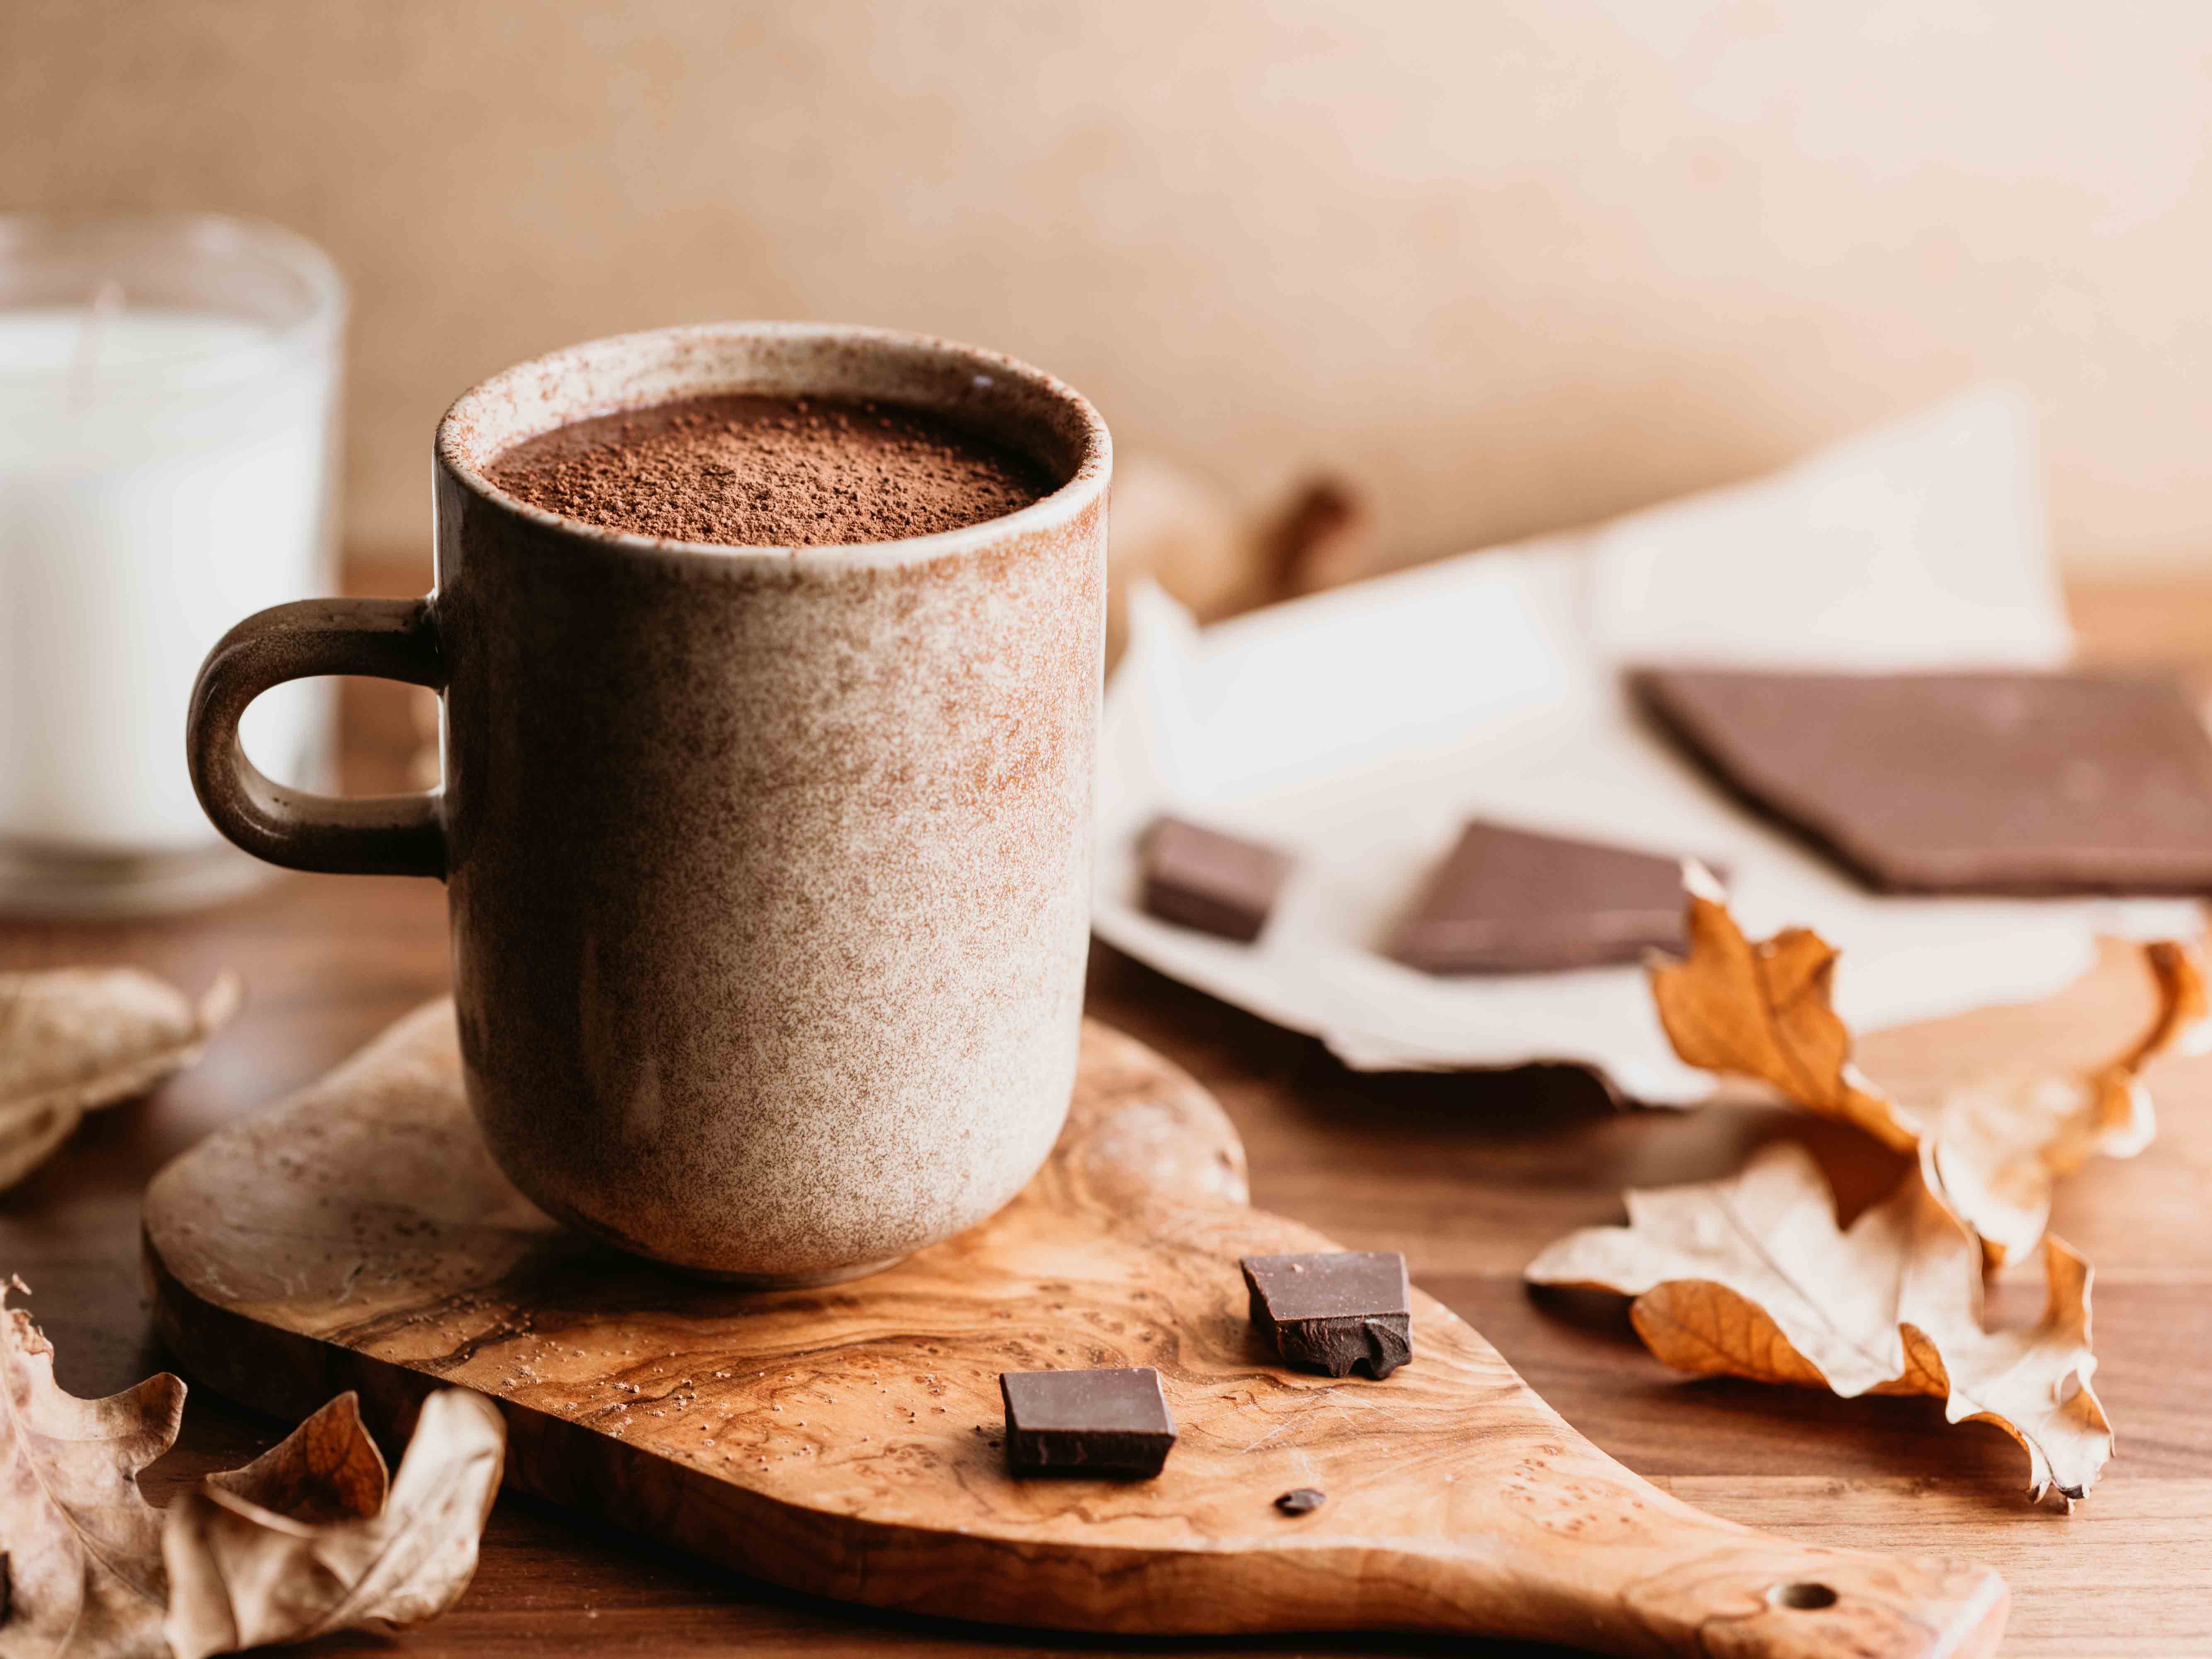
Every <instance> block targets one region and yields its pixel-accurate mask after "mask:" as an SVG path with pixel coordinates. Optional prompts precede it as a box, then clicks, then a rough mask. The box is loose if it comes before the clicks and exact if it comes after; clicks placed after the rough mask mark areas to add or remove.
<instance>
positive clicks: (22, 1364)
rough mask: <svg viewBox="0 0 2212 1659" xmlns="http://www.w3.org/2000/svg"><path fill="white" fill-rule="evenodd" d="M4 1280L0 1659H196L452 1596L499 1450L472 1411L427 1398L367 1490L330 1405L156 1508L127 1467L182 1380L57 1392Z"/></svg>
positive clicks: (174, 1408)
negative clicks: (392, 1464) (95, 1395)
mask: <svg viewBox="0 0 2212 1659" xmlns="http://www.w3.org/2000/svg"><path fill="white" fill-rule="evenodd" d="M9 1289H13V1290H15V1291H22V1290H23V1285H22V1282H21V1280H20V1279H9V1281H7V1284H6V1285H0V1541H5V1543H6V1546H7V1547H6V1550H5V1551H4V1553H0V1596H4V1599H0V1659H31V1656H33V1655H35V1656H38V1659H167V1656H171V1655H174V1656H177V1659H205V1656H207V1655H209V1654H214V1653H227V1652H229V1651H231V1650H234V1649H237V1648H242V1647H250V1646H255V1645H258V1644H262V1643H268V1642H292V1641H300V1640H302V1639H304V1638H307V1637H310V1636H317V1635H322V1634H324V1633H326V1632H331V1631H338V1630H350V1629H357V1628H363V1627H367V1628H378V1629H388V1628H396V1627H398V1626H405V1625H411V1624H416V1623H419V1622H420V1621H422V1620H425V1619H428V1618H430V1617H432V1616H433V1615H435V1614H436V1613H441V1612H443V1611H444V1610H445V1609H446V1608H447V1607H450V1606H451V1605H452V1604H453V1601H455V1600H456V1599H457V1598H458V1597H459V1595H460V1594H461V1592H462V1591H463V1590H464V1589H466V1588H467V1586H468V1582H469V1578H470V1577H471V1574H473V1573H474V1571H476V1562H477V1541H478V1540H479V1539H480V1538H481V1537H482V1535H483V1526H484V1520H485V1517H486V1516H488V1515H489V1513H490V1510H491V1504H492V1499H493V1498H494V1496H495V1494H496V1493H497V1492H498V1490H499V1478H500V1469H501V1463H502V1461H503V1459H504V1455H505V1451H506V1444H507V1430H506V1425H505V1424H504V1423H503V1422H502V1421H501V1418H500V1415H499V1413H498V1410H497V1409H496V1408H495V1407H494V1406H493V1405H492V1404H491V1402H490V1401H487V1400H485V1399H483V1397H482V1396H481V1395H474V1394H471V1393H469V1392H468V1391H467V1390H465V1389H442V1390H441V1391H440V1392H439V1393H437V1394H435V1395H431V1396H430V1397H429V1399H428V1400H427V1401H424V1402H423V1405H422V1413H421V1414H420V1416H419V1417H418V1418H417V1419H416V1428H415V1436H414V1438H413V1439H412V1440H411V1441H410V1443H409V1444H408V1448H407V1455H405V1456H404V1458H402V1459H401V1460H400V1464H399V1474H398V1478H397V1479H395V1480H390V1481H389V1482H387V1480H386V1476H385V1468H384V1457H383V1455H382V1454H381V1453H380V1452H379V1451H378V1450H377V1449H376V1443H375V1442H374V1441H373V1440H371V1439H370V1438H369V1437H368V1431H367V1430H366V1429H364V1428H363V1427H362V1422H361V1414H360V1410H359V1405H358V1401H356V1398H355V1396H354V1395H350V1394H344V1395H339V1396H338V1397H337V1399H336V1400H333V1401H331V1402H330V1404H329V1405H327V1406H325V1407H323V1409H322V1410H320V1411H319V1412H317V1413H315V1414H314V1415H313V1417H311V1418H309V1419H307V1421H306V1422H305V1423H303V1424H301V1425H300V1426H299V1427H298V1428H297V1429H295V1430H294V1431H293V1432H292V1433H291V1434H289V1436H287V1437H285V1438H284V1439H283V1441H282V1442H281V1443H278V1444H277V1445H276V1446H275V1447H273V1448H271V1449H270V1450H269V1451H267V1452H265V1453H264V1454H263V1455H261V1456H259V1457H258V1458H256V1459H255V1460H254V1461H253V1462H251V1463H249V1464H247V1465H246V1467H245V1468H241V1469H232V1470H229V1471H228V1472H226V1473H222V1474H210V1475H209V1476H207V1477H206V1478H205V1479H204V1480H203V1481H202V1482H201V1485H200V1487H199V1490H197V1492H191V1493H189V1494H187V1495H186V1496H185V1498H182V1499H180V1500H179V1502H177V1503H176V1504H172V1505H171V1506H170V1507H169V1508H168V1509H167V1510H166V1511H165V1510H156V1509H155V1508H154V1507H153V1505H151V1504H149V1503H147V1501H146V1499H145V1497H144V1495H143V1493H142V1492H140V1491H139V1488H138V1472H139V1471H140V1470H141V1469H143V1468H145V1467H146V1466H147V1465H148V1464H149V1463H151V1462H153V1461H154V1460H155V1458H157V1457H159V1456H160V1455H161V1454H162V1453H163V1452H165V1451H167V1449H169V1447H170V1446H171V1444H173V1443H174V1441H175V1439H176V1437H177V1426H178V1424H179V1422H180V1421H181V1419H182V1418H183V1414H184V1406H185V1385H184V1384H183V1383H181V1382H179V1380H178V1379H177V1378H175V1377H173V1376H169V1375H168V1374H167V1373H166V1372H164V1373H163V1374H162V1375H161V1376H154V1377H149V1378H148V1379H147V1380H146V1381H145V1382H143V1383H140V1384H138V1386H137V1388H135V1389H126V1390H125V1392H123V1393H121V1394H118V1395H110V1396H109V1397H108V1398H106V1399H105V1400H79V1399H77V1398H76V1396H75V1395H69V1394H64V1392H63V1391H62V1390H61V1389H60V1388H59V1387H58V1385H57V1384H56V1383H55V1382H54V1371H53V1352H54V1351H53V1346H52V1344H51V1343H50V1342H48V1341H47V1340H46V1337H45V1336H44V1335H43V1334H41V1333H40V1330H39V1328H38V1327H37V1326H36V1325H35V1324H33V1322H32V1321H31V1317H30V1316H29V1315H28V1314H27V1313H26V1312H25V1311H24V1310H22V1309H21V1308H9V1307H7V1306H6V1305H5V1301H6V1296H7V1291H9Z"/></svg>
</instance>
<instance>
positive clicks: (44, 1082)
mask: <svg viewBox="0 0 2212 1659" xmlns="http://www.w3.org/2000/svg"><path fill="white" fill-rule="evenodd" d="M238 1004H239V983H238V980H237V978H236V976H235V975H230V974H224V975H221V976H219V977H218V978H217V979H216V982H215V983H214V984H213V985H212V986H211V987H209V989H208V992H207V994H206V995H204V996H203V997H202V998H201V999H200V1000H199V1001H198V1002H197V1004H195V1003H193V1002H192V1001H191V1000H190V999H189V998H187V997H186V996H185V994H184V993H183V992H181V991H179V990H178V989H177V988H176V987H174V986H173V985H169V984H167V983H166V982H165V981H161V980H158V979H156V978H155V977H154V976H153V975H151V974H147V973H142V972H140V971H139V970H138V969H135V968H60V969H49V970H46V971H44V972H40V973H21V974H0V1189H4V1188H9V1187H12V1186H14V1185H15V1183H16V1182H19V1181H21V1179H22V1178H23V1177H24V1176H27V1175H28V1174H30V1173H31V1171H32V1170H35V1169H37V1168H38V1167H39V1165H40V1164H43V1163H45V1162H46V1158H47V1157H48V1156H49V1155H50V1154H51V1153H52V1152H53V1150H54V1148H55V1147H57V1146H60V1145H61V1143H62V1142H63V1141H64V1140H65V1139H68V1137H69V1133H70V1131H71V1130H72V1129H74V1128H76V1126H77V1124H78V1123H79V1122H80V1121H82V1119H83V1117H84V1115H85V1114H86V1113H87V1112H88V1111H93V1110H95V1109H98V1108H100V1107H102V1106H112V1105H114V1104H115V1103H117V1102H118V1101H124V1100H129V1099H131V1098H132V1097H134V1096H137V1095H142V1094H143V1093H145V1092H146V1091H147V1090H149V1089H150V1088H152V1087H153V1086H154V1085H155V1084H156V1083H159V1082H160V1081H161V1079H163V1078H165V1077H167V1076H168V1075H169V1074H170V1073H172V1072H174V1071H177V1070H179V1069H180V1068H181V1067H183V1066H189V1065H191V1063H192V1061H194V1060H197V1059H198V1058H199V1055H200V1050H201V1048H203V1047H204V1045H205V1044H206V1042H207V1040H208V1038H209V1037H210V1036H211V1035H213V1033H214V1032H215V1031H216V1029H217V1028H218V1027H220V1026H222V1024H224V1023H225V1022H227V1021H228V1019H229V1018H230V1017H231V1016H232V1015H233V1014H234V1013H235V1012H238Z"/></svg>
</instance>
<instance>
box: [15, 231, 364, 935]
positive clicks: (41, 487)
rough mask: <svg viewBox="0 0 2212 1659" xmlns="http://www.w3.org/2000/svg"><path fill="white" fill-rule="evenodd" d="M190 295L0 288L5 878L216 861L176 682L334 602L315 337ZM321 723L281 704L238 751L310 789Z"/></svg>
mask: <svg viewBox="0 0 2212 1659" xmlns="http://www.w3.org/2000/svg"><path fill="white" fill-rule="evenodd" d="M200 223H202V224H204V223H205V222H200ZM240 231H241V233H242V232H243V228H240ZM286 240H288V241H289V239H286ZM5 258H6V250H5V249H4V247H0V266H4V263H5ZM202 263H203V264H205V263H206V262H205V261H204V260H203V261H202ZM325 270H327V267H325ZM0 274H4V273H0ZM217 274H218V276H219V273H217ZM194 282H195V283H196V285H197V287H198V288H200V289H203V290H204V289H208V288H210V286H212V287H213V288H214V289H216V290H217V292H216V293H213V294H210V295H206V296H205V301H204V302H202V303H193V304H189V305H181V304H178V303H175V302H174V301H173V300H171V299H170V298H169V297H168V296H167V295H161V296H160V297H159V298H157V299H156V300H155V301H147V302H141V301H137V299H135V298H134V295H133V294H132V292H131V289H130V288H129V287H126V286H124V285H122V284H121V283H117V282H115V281H113V280H112V279H101V280H99V281H95V282H94V283H93V284H92V286H91V288H90V289H89V291H88V292H87V294H86V299H85V301H84V302H83V303H80V304H76V305H53V304H45V305H18V306H13V307H10V306H8V305H6V304H5V303H4V289H0V842H4V843H5V844H6V845H7V846H8V848H9V851H10V852H11V854H13V857H14V859H15V861H16V863H17V864H18V865H19V866H20V865H21V863H22V861H23V860H27V859H28V860H33V861H35V860H36V859H37V858H38V857H39V856H40V855H41V854H43V855H46V856H47V857H49V858H50V859H52V860H58V861H60V862H64V863H67V862H70V861H72V860H73V861H74V867H75V868H76V869H77V870H79V871H82V870H83V869H85V868H88V867H89V865H88V860H89V861H90V862H91V863H97V862H98V861H99V860H103V859H105V860H120V861H122V862H121V863H118V868H122V867H125V866H126V865H127V862H128V860H130V859H131V858H132V857H133V856H137V857H140V858H142V859H150V860H154V861H155V862H156V863H161V862H162V861H164V860H166V864H165V865H164V867H165V868H167V869H168V870H169V871H170V872H172V874H173V871H174V867H175V866H176V863H177V855H179V854H191V853H193V852H195V851H204V852H205V853H206V854H208V855H209V856H210V858H211V859H222V854H220V853H217V852H216V848H217V845H218V842H217V838H216V836H215V833H214V831H213V829H211V828H210V825H209V824H208V822H207V819H206V817H205V816H204V814H203V813H202V812H201V811H200V807H199V803H198V802H197V799H194V797H193V793H192V789H191V780H190V778H189V776H188V775H187V774H186V770H185V758H184V722H185V702H186V700H187V698H188V696H189V695H190V692H191V684H192V678H193V675H194V674H195V672H196V671H197V669H198V667H199V664H200V660H201V659H202V658H203V657H204V656H205V654H206V653H207V651H208V648H209V647H210V646H212V645H213V644H214V643H215V641H216V640H217V639H218V638H220V637H221V635H222V632H223V630H224V629H227V628H228V626H229V625H230V624H231V623H234V622H235V621H237V620H238V619H239V618H240V617H244V616H246V615H247V614H248V613H249V612H252V611H257V610H259V609H261V608H262V607H263V606H264V605H275V604H277V603H279V602H280V601H283V600H286V599H301V598H306V597H309V596H311V595H313V594H317V593H322V592H331V591H332V590H331V582H332V574H333V573H332V571H331V557H330V552H331V524H330V521H329V514H330V506H331V491H330V489H329V488H328V483H329V479H328V462H329V459H330V457H329V451H330V447H331V427H332V397H333V393H334V390H335V380H336V375H335V364H336V349H335V347H336V327H335V317H334V316H325V317H323V318H320V319H316V318H313V317H311V318H310V321H311V323H316V324H318V326H313V327H309V328H307V329H305V330H304V331H303V329H302V328H301V325H299V324H298V323H297V322H296V321H291V322H289V323H288V321H287V320H286V319H283V317H282V316H281V314H280V316H279V317H278V318H276V319H268V318H265V317H264V316H260V315H255V314H252V311H251V310H250V309H249V308H248V307H245V306H240V307H238V308H237V309H235V310H230V309H227V308H226V307H225V306H224V305H223V303H222V300H223V295H222V293H221V292H220V290H221V289H222V286H223V284H222V282H221V281H219V280H216V281H212V282H211V281H210V276H209V273H208V272H207V271H205V270H201V271H198V272H197V273H196V275H195V277H194ZM172 286H174V285H172ZM330 287H331V289H332V290H334V289H335V282H334V279H333V281H332V282H331V284H330ZM187 297H191V298H193V299H195V300H197V299H199V298H200V296H199V295H188V296H187ZM254 297H255V298H257V299H258V300H259V301H261V303H262V305H263V308H264V309H266V308H268V296H267V295H266V294H265V293H256V294H255V295H254ZM310 297H318V296H310ZM319 297H321V298H322V299H324V300H325V301H326V305H325V309H326V311H331V312H334V310H335V304H336V301H335V295H334V292H331V293H326V294H325V295H321V296H319ZM329 709H330V702H329V696H328V686H327V683H317V682H307V683H302V684H297V685H289V686H284V687H280V688H279V689H278V690H276V691H274V692H271V693H270V695H269V696H265V697H264V698H263V699H261V700H260V701H259V702H258V703H256V704H255V706H254V707H253V708H252V709H251V710H250V711H249V712H248V713H247V715H246V720H245V722H244V725H243V727H242V731H243V735H244V738H245V742H246V748H247V750H248V752H249V753H250V754H252V757H253V758H254V759H255V761H256V762H257V763H258V764H259V765H260V766H261V767H262V768H263V769H264V770H265V771H267V772H269V773H270V775H272V776H275V777H276V778H278V779H279V780H280V781H285V782H289V783H293V784H295V785H300V786H302V787H315V786H319V785H326V784H327V781H328V780H327V778H326V777H325V775H324V774H325V771H326V769H327V766H326V758H325V757H326V756H327V753H328V737H327V733H328V729H329V724H330V721H329ZM226 862H227V861H226ZM230 867H232V868H235V866H230ZM240 873H241V874H242V872H240ZM16 879H17V882H18V884H21V880H22V878H21V874H20V873H19V874H18V875H17V878H16ZM198 885H199V886H200V887H201V888H202V889H205V888H206V887H207V886H208V884H207V883H206V882H205V881H204V880H203V881H201V882H200V883H199V884H198ZM216 885H217V886H218V887H219V886H221V885H222V883H220V882H219V883H217V884H216ZM21 897H22V895H20V894H19V895H18V898H21ZM155 902H160V901H159V897H158V896H155ZM90 908H108V907H103V906H100V905H98V904H94V905H93V906H92V907H90ZM119 908H131V906H129V905H128V904H127V903H126V904H125V905H122V906H121V907H119Z"/></svg>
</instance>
